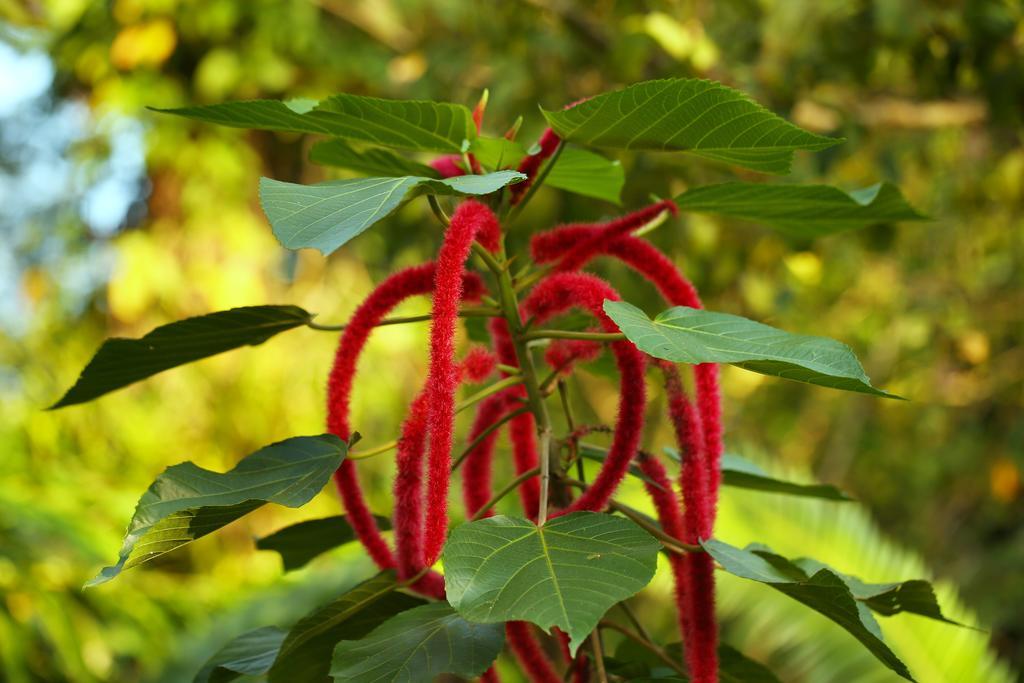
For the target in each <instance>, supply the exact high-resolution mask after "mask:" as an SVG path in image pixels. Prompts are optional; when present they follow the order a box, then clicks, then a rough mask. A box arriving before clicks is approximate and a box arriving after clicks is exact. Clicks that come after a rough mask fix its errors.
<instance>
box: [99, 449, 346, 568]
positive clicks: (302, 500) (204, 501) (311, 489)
mask: <svg viewBox="0 0 1024 683" xmlns="http://www.w3.org/2000/svg"><path fill="white" fill-rule="evenodd" d="M346 452H347V447H346V444H345V442H344V441H342V440H341V439H339V438H338V437H336V436H333V435H331V434H323V435H321V436H297V437H293V438H291V439H285V440H284V441H280V442H278V443H275V444H273V445H270V446H265V447H264V448H261V449H260V450H258V451H256V452H255V453H252V454H251V455H248V456H246V457H245V458H243V459H242V460H241V462H239V463H238V465H236V466H235V468H234V469H232V470H231V471H229V472H225V473H223V474H221V473H219V472H211V471H210V470H206V469H203V468H202V467H199V466H197V465H195V464H194V463H191V462H183V463H181V464H179V465H174V466H172V467H168V468H167V469H166V470H164V472H163V474H161V475H160V476H159V477H157V478H156V480H155V481H154V482H153V483H152V484H151V485H150V487H149V489H148V490H147V491H146V492H145V493H144V494H143V495H142V498H140V499H139V504H138V506H137V507H136V508H135V514H134V515H132V521H131V523H130V524H129V525H128V532H127V534H126V535H125V538H124V543H123V544H122V546H121V552H120V555H119V558H118V561H117V564H115V565H113V566H111V567H106V568H104V569H103V570H102V571H100V573H99V574H98V575H97V576H96V578H94V579H92V580H91V581H90V582H89V583H87V584H86V586H94V585H97V584H101V583H104V582H106V581H109V580H110V579H112V578H114V577H115V576H117V575H118V574H120V573H121V571H122V570H125V569H130V568H132V567H135V566H137V565H140V564H142V563H143V562H147V561H149V560H152V559H153V558H154V557H158V556H160V555H163V554H164V553H168V552H170V551H172V550H174V549H176V548H179V547H181V546H183V545H185V544H186V543H190V542H192V541H194V540H195V539H197V538H201V537H202V536H205V535H206V534H209V533H211V532H213V531H216V530H217V529H220V528H221V527H223V526H226V525H227V524H229V523H231V522H233V521H235V520H236V519H238V518H239V517H241V516H243V515H245V514H247V513H249V512H252V511H253V510H255V509H256V508H258V507H260V506H262V505H264V504H265V503H277V504H278V505H285V506H287V507H292V508H296V507H300V506H302V505H305V504H306V503H308V502H309V501H310V500H311V499H312V498H313V496H315V495H316V494H317V493H319V492H320V489H322V488H323V487H324V484H326V483H327V480H328V479H330V477H331V474H332V473H333V472H334V470H336V469H338V465H340V464H341V461H342V459H343V458H344V457H345V454H346Z"/></svg>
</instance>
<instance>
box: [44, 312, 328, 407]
mask: <svg viewBox="0 0 1024 683" xmlns="http://www.w3.org/2000/svg"><path fill="white" fill-rule="evenodd" d="M312 319H313V315H312V314H311V313H308V312H306V311H304V310H302V309H301V308H299V307H298V306H245V307H242V308H232V309H231V310H228V311H219V312H217V313H208V314H207V315H201V316H197V317H195V318H186V319H185V320H179V321H177V322H173V323H170V324H168V325H162V326H161V327H158V328H156V329H155V330H153V331H152V332H150V333H149V334H147V335H145V336H144V337H141V338H139V339H117V338H115V339H108V340H106V341H105V342H103V345H102V346H100V348H99V351H97V352H96V355H95V356H93V358H92V360H90V361H89V364H88V365H86V366H85V369H84V370H82V374H81V376H80V377H79V378H78V381H77V382H75V385H74V386H73V387H71V388H70V389H68V391H67V393H66V394H64V396H63V397H62V398H61V399H60V400H59V401H57V402H56V403H54V404H53V405H52V406H50V409H51V410H52V409H54V408H62V407H64V406H70V405H74V404H76V403H84V402H86V401H91V400H92V399H94V398H96V397H98V396H102V395H103V394H106V393H107V392H110V391H114V390H115V389H120V388H122V387H126V386H128V385H129V384H132V383H134V382H138V381H139V380H141V379H145V378H147V377H152V376H153V375H155V374H157V373H158V372H163V371H164V370H169V369H170V368H173V367H177V366H179V365H184V364H186V363H191V362H192V361H196V360H199V359H201V358H207V357H209V356H215V355H217V354H218V353H222V352H224V351H230V350H231V349H237V348H238V347H240V346H246V345H249V346H255V345H257V344H262V343H263V342H265V341H266V340H268V339H270V338H271V337H273V336H274V335H275V334H278V333H279V332H284V331H285V330H290V329H292V328H295V327H301V326H303V325H305V324H306V323H308V322H309V321H310V320H312Z"/></svg>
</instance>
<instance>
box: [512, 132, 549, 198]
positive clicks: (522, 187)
mask: <svg viewBox="0 0 1024 683" xmlns="http://www.w3.org/2000/svg"><path fill="white" fill-rule="evenodd" d="M561 141H562V139H561V138H560V137H558V135H557V134H556V133H555V131H553V130H551V129H550V128H545V129H544V132H543V133H541V136H540V139H539V140H537V146H538V147H540V149H539V150H538V151H537V153H536V154H528V155H526V156H525V157H523V160H522V161H520V162H519V168H518V169H517V170H518V171H519V172H520V173H522V174H524V175H525V176H526V180H524V181H522V182H519V183H516V184H515V185H512V186H510V190H509V191H510V194H509V198H510V200H511V202H512V205H513V206H515V205H516V204H518V203H519V201H520V200H521V199H522V198H523V195H525V194H526V191H527V190H529V189H530V185H532V184H533V181H534V180H535V179H536V177H537V171H539V170H540V165H541V164H543V163H544V162H545V161H546V160H547V159H550V158H551V155H552V154H554V153H555V150H556V149H558V143H560V142H561Z"/></svg>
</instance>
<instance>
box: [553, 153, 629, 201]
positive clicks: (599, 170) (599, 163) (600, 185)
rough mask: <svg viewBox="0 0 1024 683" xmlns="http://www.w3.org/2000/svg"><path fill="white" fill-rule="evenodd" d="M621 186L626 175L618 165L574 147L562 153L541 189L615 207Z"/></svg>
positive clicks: (614, 161)
mask: <svg viewBox="0 0 1024 683" xmlns="http://www.w3.org/2000/svg"><path fill="white" fill-rule="evenodd" d="M625 182H626V172H625V171H623V170H622V164H621V163H620V162H619V161H616V160H612V159H606V158H605V157H603V156H601V155H600V154H595V153H594V152H591V151H588V150H585V149H580V148H578V147H566V148H565V149H563V150H562V153H561V155H559V157H558V163H556V164H555V165H554V167H553V168H552V169H551V172H550V173H548V175H547V178H545V179H544V184H545V185H549V186H551V187H555V188H558V189H560V190H565V191H566V192H574V193H576V194H580V195H583V196H585V197H593V198H595V199H602V200H604V201H606V202H611V203H612V204H616V205H619V204H621V203H622V200H621V194H622V186H623V185H624V184H625Z"/></svg>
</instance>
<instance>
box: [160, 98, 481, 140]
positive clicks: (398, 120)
mask: <svg viewBox="0 0 1024 683" xmlns="http://www.w3.org/2000/svg"><path fill="white" fill-rule="evenodd" d="M291 104H292V106H289V103H285V102H278V101H275V100H253V101H246V102H225V103H222V104H210V105H204V106H195V107H182V108H179V109H156V110H155V111H158V112H163V113H166V114H175V115H177V116H184V117H187V118H191V119H197V120H199V121H206V122H209V123H218V124H220V125H223V126H231V127H234V128H257V129H261V130H277V131H286V132H293V133H320V134H322V135H330V136H333V137H339V138H347V139H349V140H361V141H363V142H372V143H374V144H378V145H384V146H386V147H398V148H400V149H409V150H422V151H429V152H455V153H458V152H461V151H462V146H463V142H464V141H467V140H468V141H472V140H473V139H474V138H475V137H476V126H475V125H474V123H473V117H472V114H471V113H470V111H469V109H467V108H466V107H464V106H462V105H459V104H447V103H442V102H426V101H418V100H385V99H380V98H377V97H364V96H361V95H345V94H342V95H334V96H332V97H329V98H327V99H326V100H323V101H321V102H320V103H319V104H317V105H316V106H315V107H313V108H310V107H309V105H310V104H311V102H310V101H309V100H302V101H299V102H297V103H296V102H292V103H291Z"/></svg>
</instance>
